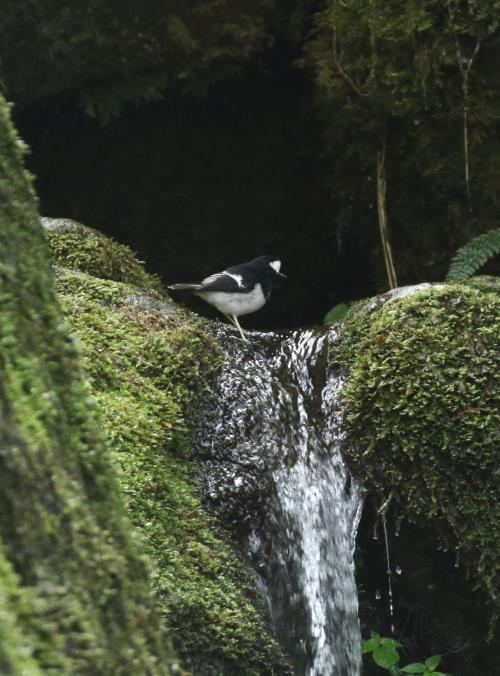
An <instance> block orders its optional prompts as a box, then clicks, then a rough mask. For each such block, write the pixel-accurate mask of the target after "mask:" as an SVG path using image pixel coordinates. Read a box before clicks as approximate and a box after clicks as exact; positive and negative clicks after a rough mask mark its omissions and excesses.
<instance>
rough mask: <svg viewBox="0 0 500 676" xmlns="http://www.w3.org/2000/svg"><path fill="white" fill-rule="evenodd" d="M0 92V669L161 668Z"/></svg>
mask: <svg viewBox="0 0 500 676" xmlns="http://www.w3.org/2000/svg"><path fill="white" fill-rule="evenodd" d="M22 149H23V146H22V144H21V142H20V141H19V139H18V138H17V136H16V134H15V131H14V129H13V127H12V124H11V122H10V118H9V110H8V106H7V105H6V103H5V101H4V100H3V98H2V97H1V96H0V195H1V196H2V199H0V449H1V453H0V456H1V472H0V539H1V545H2V547H1V550H0V596H1V597H2V598H0V606H1V609H2V610H1V615H2V617H1V621H0V671H1V672H2V673H5V674H11V673H13V674H24V673H26V674H36V673H37V672H38V671H39V672H40V673H59V674H76V673H78V674H96V676H107V675H108V674H132V673H136V674H148V675H151V676H153V675H154V676H160V675H162V676H166V675H167V674H171V673H174V672H175V670H176V669H177V666H178V662H177V659H176V658H175V656H174V654H173V651H172V648H171V643H170V640H169V636H168V633H167V632H166V630H165V625H164V624H163V623H162V621H161V617H160V614H159V612H157V606H156V601H155V599H154V597H153V595H152V593H151V586H150V580H149V567H148V562H147V559H146V558H145V556H144V554H143V552H142V551H141V548H140V547H139V544H138V540H137V537H136V536H135V534H134V532H133V529H132V525H131V522H130V520H129V519H128V518H127V515H126V511H125V506H124V501H123V496H122V493H121V491H120V489H119V485H118V482H117V479H116V473H115V471H114V468H113V465H112V462H111V459H110V453H109V448H108V446H107V443H106V440H105V438H104V436H103V435H102V433H101V430H100V425H99V420H98V418H97V417H96V414H95V406H94V403H93V401H92V399H91V398H90V391H89V387H88V383H86V381H85V379H84V374H83V372H82V369H81V366H80V358H79V355H78V352H77V350H76V348H75V343H74V341H73V339H72V338H71V336H70V335H69V333H68V331H67V327H66V325H65V323H64V321H63V318H62V315H61V312H60V307H59V304H58V302H57V299H56V297H55V294H54V291H53V287H52V281H53V274H52V272H51V270H50V267H49V263H48V262H49V259H50V252H49V250H48V247H47V243H46V241H45V238H44V234H43V230H42V227H41V225H40V220H39V217H38V214H37V206H36V198H35V195H34V192H33V189H32V185H31V181H30V178H29V176H27V174H26V173H25V171H24V169H23V164H22Z"/></svg>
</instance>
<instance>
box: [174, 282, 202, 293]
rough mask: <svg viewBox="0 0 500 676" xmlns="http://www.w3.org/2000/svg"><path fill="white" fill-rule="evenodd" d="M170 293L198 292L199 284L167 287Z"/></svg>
mask: <svg viewBox="0 0 500 676" xmlns="http://www.w3.org/2000/svg"><path fill="white" fill-rule="evenodd" d="M168 288H169V289H170V290H171V291H199V290H200V289H201V288H202V285H201V284H171V285H170V286H169V287H168Z"/></svg>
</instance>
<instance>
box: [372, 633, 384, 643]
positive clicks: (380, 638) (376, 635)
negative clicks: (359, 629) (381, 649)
mask: <svg viewBox="0 0 500 676" xmlns="http://www.w3.org/2000/svg"><path fill="white" fill-rule="evenodd" d="M370 638H378V640H379V641H381V640H382V637H381V636H380V634H377V632H376V631H371V632H370Z"/></svg>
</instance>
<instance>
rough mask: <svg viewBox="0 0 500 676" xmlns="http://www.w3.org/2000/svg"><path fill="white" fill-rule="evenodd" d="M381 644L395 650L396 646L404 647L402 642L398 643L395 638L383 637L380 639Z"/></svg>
mask: <svg viewBox="0 0 500 676" xmlns="http://www.w3.org/2000/svg"><path fill="white" fill-rule="evenodd" d="M380 645H383V646H385V647H386V648H392V649H393V650H395V649H396V648H402V647H403V646H402V645H401V643H398V642H397V641H395V640H394V639H393V638H381V639H380Z"/></svg>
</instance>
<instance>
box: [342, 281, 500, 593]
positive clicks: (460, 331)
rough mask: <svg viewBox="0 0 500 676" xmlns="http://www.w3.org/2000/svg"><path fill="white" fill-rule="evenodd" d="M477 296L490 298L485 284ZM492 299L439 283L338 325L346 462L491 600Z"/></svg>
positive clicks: (495, 490) (495, 389)
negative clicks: (428, 532) (447, 552)
mask: <svg viewBox="0 0 500 676" xmlns="http://www.w3.org/2000/svg"><path fill="white" fill-rule="evenodd" d="M486 288H490V287H489V286H487V287H486ZM499 317H500V297H499V295H498V293H493V292H491V291H488V290H484V289H483V288H478V287H477V286H475V285H472V286H471V285H459V284H458V285H450V286H446V285H440V286H437V287H434V288H428V289H425V290H422V291H420V292H418V293H416V294H415V295H413V296H410V297H407V298H401V299H399V300H393V301H391V302H390V303H387V304H385V305H383V306H382V307H380V308H379V309H378V310H377V311H376V312H370V311H368V310H367V306H366V305H364V306H363V305H362V306H359V307H358V308H356V309H355V310H354V311H353V312H352V313H351V315H350V317H349V318H348V319H347V322H346V331H345V335H344V338H343V340H342V341H341V346H340V350H339V353H340V356H341V359H342V361H343V363H344V366H345V367H346V369H347V371H348V372H349V375H348V380H347V385H346V387H345V390H344V400H345V404H346V411H347V414H346V429H347V438H346V441H345V444H344V452H345V453H346V454H348V456H349V458H350V461H351V462H352V463H353V465H354V468H355V470H356V472H357V473H358V474H359V475H361V476H362V477H363V479H364V480H365V482H366V483H367V484H368V485H369V486H371V487H372V489H374V490H376V491H378V492H379V493H380V494H381V495H386V496H387V494H388V493H389V492H392V494H393V496H394V497H395V498H396V500H397V501H398V502H399V504H400V506H401V507H402V510H403V513H404V515H405V516H406V517H407V518H409V519H410V520H413V521H419V522H420V521H422V520H432V522H433V524H434V525H435V526H437V528H438V533H439V536H438V539H439V545H440V546H442V547H443V548H447V549H451V550H456V552H457V555H458V557H459V558H461V559H462V561H463V562H464V563H465V565H466V567H467V569H468V570H469V572H470V574H471V576H473V578H474V580H475V582H476V585H477V586H478V587H481V588H483V589H485V590H487V591H488V593H489V594H490V596H491V597H492V598H495V597H496V596H497V595H498V591H499V584H500V551H499V549H498V542H499V541H500V514H499V511H498V494H499V488H500V486H499V480H500V476H499V472H498V443H499V430H500V382H499V380H500V355H499V351H498V346H499V345H500V322H499Z"/></svg>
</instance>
